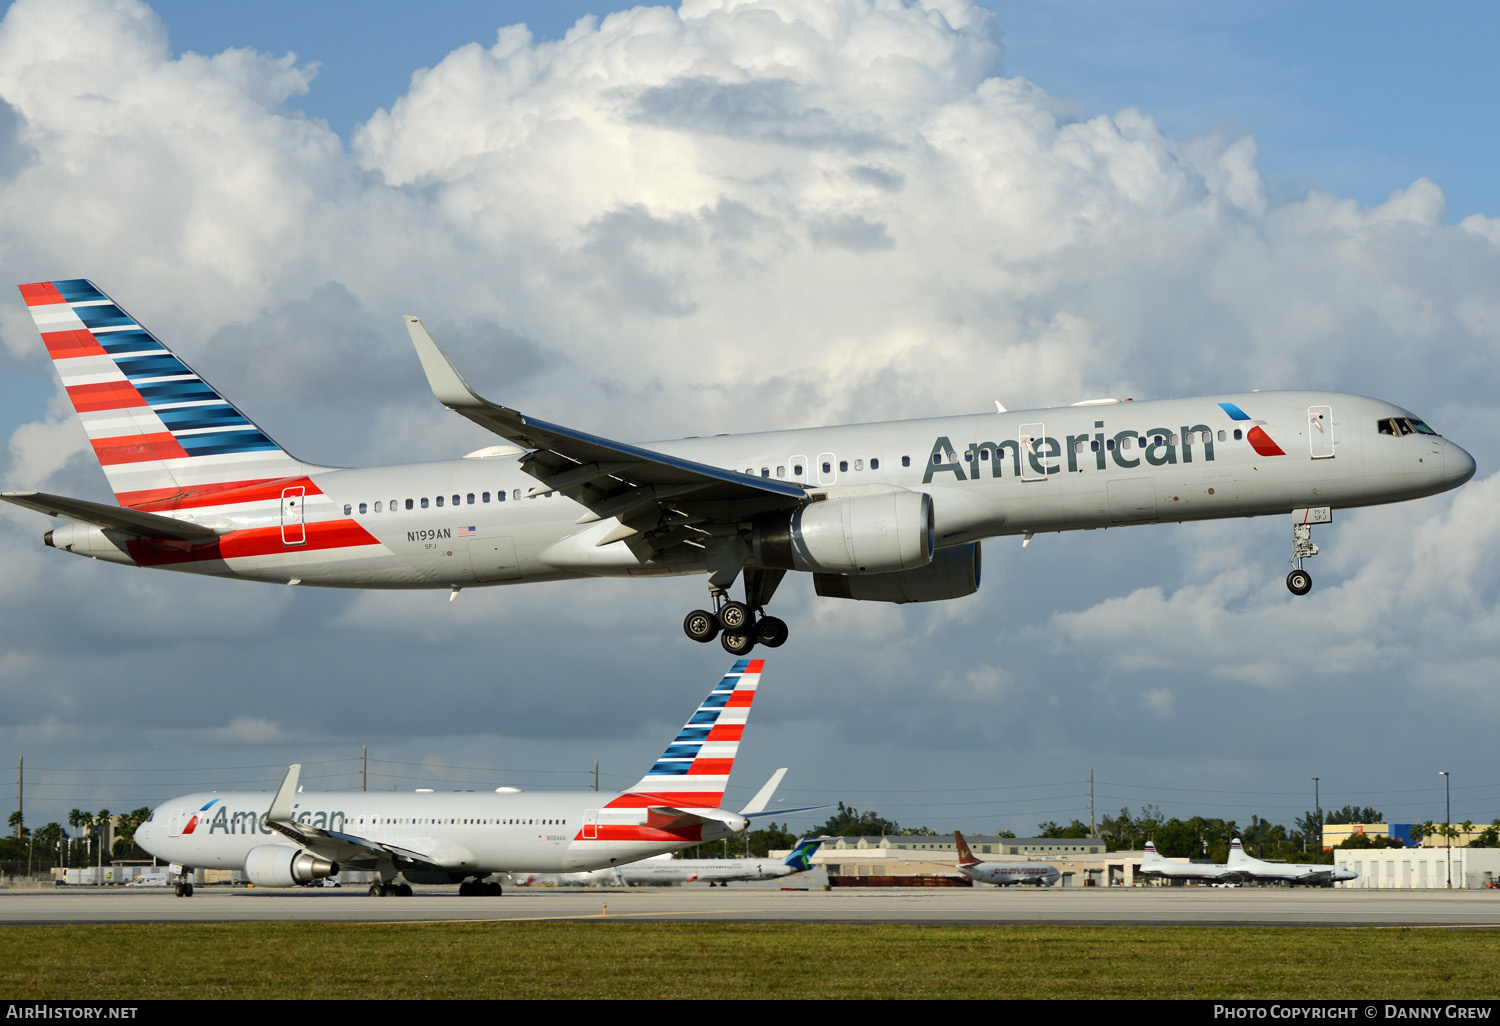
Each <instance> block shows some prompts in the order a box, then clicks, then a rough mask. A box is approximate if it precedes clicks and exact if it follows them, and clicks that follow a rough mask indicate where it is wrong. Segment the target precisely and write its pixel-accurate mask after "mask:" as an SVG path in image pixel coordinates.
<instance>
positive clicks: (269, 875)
mask: <svg viewBox="0 0 1500 1026" xmlns="http://www.w3.org/2000/svg"><path fill="white" fill-rule="evenodd" d="M338 871H339V864H338V863H337V862H330V861H328V860H327V859H325V858H323V857H322V856H319V855H314V854H313V853H312V852H310V851H308V850H307V849H305V848H295V847H293V846H292V845H290V844H262V845H259V846H257V847H254V848H251V849H250V853H249V854H248V855H246V856H245V876H246V877H248V878H249V880H250V882H251V883H253V884H254V885H255V886H257V887H295V886H297V885H298V884H310V883H312V882H313V881H314V880H318V879H321V878H322V877H325V876H334V875H336V874H337V873H338Z"/></svg>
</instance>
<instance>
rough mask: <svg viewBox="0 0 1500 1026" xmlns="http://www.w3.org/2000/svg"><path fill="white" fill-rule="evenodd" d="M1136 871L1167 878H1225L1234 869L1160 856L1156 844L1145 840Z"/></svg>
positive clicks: (1232, 872) (1231, 873)
mask: <svg viewBox="0 0 1500 1026" xmlns="http://www.w3.org/2000/svg"><path fill="white" fill-rule="evenodd" d="M1236 843H1238V842H1236ZM1137 873H1138V874H1139V875H1140V876H1156V877H1161V878H1163V879H1167V880H1226V879H1230V878H1232V877H1233V876H1235V872H1234V870H1232V869H1230V868H1229V867H1228V866H1219V865H1215V864H1213V863H1212V862H1207V863H1205V862H1179V861H1177V860H1176V859H1167V858H1162V856H1160V855H1158V854H1157V853H1156V844H1155V843H1154V842H1152V841H1147V842H1146V853H1145V854H1144V855H1142V856H1141V868H1140V869H1139V870H1137Z"/></svg>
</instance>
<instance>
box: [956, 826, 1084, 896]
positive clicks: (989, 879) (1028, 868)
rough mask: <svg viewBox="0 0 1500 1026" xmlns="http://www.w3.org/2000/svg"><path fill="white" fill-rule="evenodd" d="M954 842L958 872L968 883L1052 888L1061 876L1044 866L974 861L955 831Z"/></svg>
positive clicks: (1050, 866)
mask: <svg viewBox="0 0 1500 1026" xmlns="http://www.w3.org/2000/svg"><path fill="white" fill-rule="evenodd" d="M953 839H954V840H955V841H957V842H958V871H959V872H960V873H962V874H963V875H964V876H966V877H968V878H969V879H970V880H978V881H979V882H980V883H987V884H994V885H995V886H996V887H1009V886H1011V885H1012V884H1033V885H1035V886H1037V887H1051V886H1052V885H1053V884H1055V883H1057V881H1058V878H1059V877H1061V876H1062V874H1061V873H1059V872H1058V871H1057V867H1056V866H1053V865H1048V864H1047V863H1045V862H984V861H981V860H980V859H977V858H975V857H974V853H973V852H972V851H970V850H969V842H967V841H965V840H964V835H963V834H961V833H959V832H958V831H957V830H955V831H953Z"/></svg>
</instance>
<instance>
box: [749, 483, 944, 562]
mask: <svg viewBox="0 0 1500 1026" xmlns="http://www.w3.org/2000/svg"><path fill="white" fill-rule="evenodd" d="M936 538H937V535H936V532H935V530H934V526H933V514H932V497H931V496H929V495H927V494H926V493H924V492H912V491H906V490H899V491H889V492H876V493H874V494H867V495H852V496H849V497H847V498H843V499H837V498H834V499H826V500H824V501H822V502H810V503H808V504H807V505H805V506H801V507H799V508H798V509H797V510H795V511H794V512H792V513H791V514H790V515H788V516H786V517H784V518H783V517H766V518H763V519H761V520H759V521H757V522H756V524H755V533H754V535H753V537H752V548H753V551H754V553H755V558H756V561H757V562H759V563H760V565H761V566H763V567H768V568H772V569H779V570H809V571H813V572H820V573H831V574H884V573H890V572H892V571H896V570H914V569H916V568H917V567H922V566H926V565H927V564H928V563H930V562H931V561H932V553H933V548H934V545H935V543H936Z"/></svg>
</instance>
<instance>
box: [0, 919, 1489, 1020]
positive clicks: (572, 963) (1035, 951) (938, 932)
mask: <svg viewBox="0 0 1500 1026" xmlns="http://www.w3.org/2000/svg"><path fill="white" fill-rule="evenodd" d="M0 950H3V952H4V957H3V960H0V994H4V995H5V996H6V997H7V998H9V999H13V1000H14V999H38V998H54V999H70V1000H81V999H89V998H99V999H114V1000H126V1001H129V1000H134V999H144V998H200V999H201V998H322V997H332V998H605V997H610V998H621V997H626V998H631V997H634V998H710V997H717V998H940V997H947V998H1058V997H1065V998H1217V999H1234V998H1273V997H1274V998H1356V999H1374V998H1392V999H1401V998H1405V999H1413V998H1493V997H1494V995H1495V992H1496V990H1495V988H1496V985H1495V971H1494V966H1496V965H1497V964H1500V931H1460V930H1440V929H1416V928H1410V929H1406V928H1403V929H1370V928H1365V929H1289V928H1279V929H1262V928H1232V929H1221V928H1201V927H1129V926H1122V927H1109V926H1050V925H1048V926H1008V925H1007V926H910V925H870V926H858V925H855V926H846V925H823V924H801V923H794V924H775V925H762V924H732V923H709V924H697V923H668V924H654V923H472V924H458V925H427V924H422V925H399V924H387V923H381V924H371V925H350V924H317V923H307V924H282V923H277V924H259V923H254V924H226V925H211V926H191V925H188V926H183V925H103V926H34V927H9V928H6V929H4V930H3V931H0Z"/></svg>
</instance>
